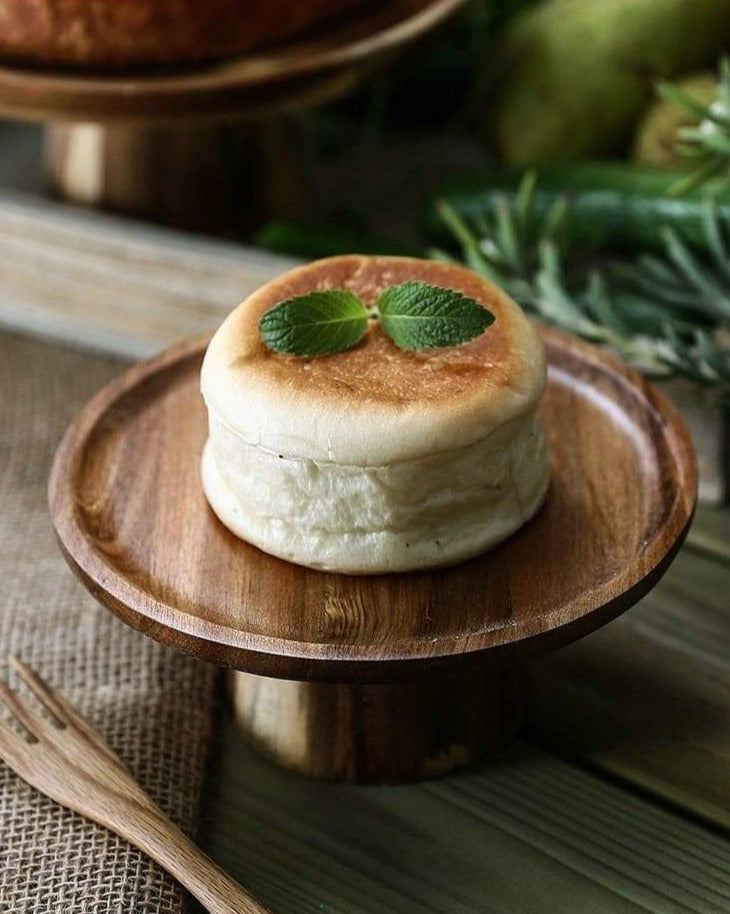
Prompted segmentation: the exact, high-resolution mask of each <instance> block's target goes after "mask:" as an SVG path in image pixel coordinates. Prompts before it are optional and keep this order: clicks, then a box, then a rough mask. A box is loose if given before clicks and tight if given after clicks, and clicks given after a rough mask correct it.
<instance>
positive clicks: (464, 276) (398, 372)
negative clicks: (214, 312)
mask: <svg viewBox="0 0 730 914" xmlns="http://www.w3.org/2000/svg"><path fill="white" fill-rule="evenodd" d="M410 279H415V280H421V281H424V282H428V283H431V284H433V285H438V286H442V287H446V288H450V289H454V290H457V291H459V292H461V293H463V294H464V295H468V296H470V297H471V298H474V299H476V300H477V301H479V302H481V303H482V304H483V305H484V306H485V307H487V308H488V309H489V310H490V311H491V312H492V313H493V314H494V315H495V318H496V320H495V322H494V323H493V324H492V325H491V326H490V327H489V328H488V329H487V330H486V331H485V332H484V333H483V334H482V335H481V336H479V337H477V338H476V339H474V340H472V341H471V342H469V343H465V344H463V345H460V346H453V347H444V348H438V349H428V350H420V351H416V352H407V351H404V350H401V349H398V347H397V346H396V345H395V344H394V343H393V342H392V340H390V339H389V338H388V337H387V336H386V335H385V334H384V333H383V331H382V329H381V328H380V326H379V325H378V324H376V323H374V324H372V325H371V326H370V327H369V328H368V331H367V333H366V335H365V337H364V339H363V340H362V341H361V342H360V343H358V345H357V346H355V347H354V348H352V349H349V350H346V351H345V352H338V353H334V354H332V355H325V356H317V357H314V358H303V357H297V356H288V355H281V354H277V353H274V352H271V351H270V350H269V349H268V348H267V347H266V345H265V344H264V343H263V341H262V340H261V337H260V334H259V329H258V323H259V319H260V318H261V315H262V314H263V313H264V312H265V311H267V310H268V309H269V308H271V307H273V306H274V305H276V304H278V303H279V302H281V301H283V300H284V299H287V298H290V297H292V296H295V295H302V294H304V293H306V292H310V291H313V290H324V289H335V288H344V289H348V290H350V291H352V292H353V293H355V294H357V295H359V296H360V297H361V298H362V299H363V301H364V302H365V303H366V304H368V305H370V304H374V302H375V300H376V299H377V297H378V295H379V294H380V292H381V291H382V290H383V289H384V288H385V287H387V286H390V285H396V284H398V283H401V282H405V281H406V280H410ZM202 380H203V383H202V386H203V394H204V396H205V399H206V402H207V403H208V406H209V408H212V409H213V410H214V411H215V412H216V414H217V415H218V416H219V418H220V419H221V420H223V421H224V422H225V423H226V424H228V425H229V426H230V427H231V428H233V429H235V430H237V431H238V432H239V433H240V434H241V435H243V436H244V437H246V438H247V440H253V441H255V442H256V443H259V444H261V445H262V446H267V447H268V446H271V447H272V449H275V448H276V447H280V446H281V445H280V444H275V443H273V442H272V440H271V439H275V440H279V439H281V438H282V436H284V435H285V433H284V431H283V429H284V427H285V426H286V427H287V428H288V430H289V432H290V433H291V435H292V436H295V437H297V439H298V440H299V439H302V440H303V439H304V438H305V437H307V436H308V435H309V434H310V431H311V435H312V436H313V437H314V438H316V439H317V440H318V441H319V442H320V444H321V447H319V446H318V447H317V448H315V450H317V452H319V451H322V452H325V453H326V454H327V455H328V456H331V455H332V454H333V453H335V452H337V448H336V442H337V441H338V440H340V439H342V438H343V437H346V436H350V437H352V436H354V437H355V438H358V437H359V436H360V431H359V430H358V429H360V430H362V435H363V436H365V434H366V433H367V435H370V436H372V437H378V436H380V435H386V434H389V435H395V436H397V437H398V439H399V440H400V442H401V443H402V444H403V447H404V448H405V449H406V450H407V451H408V453H411V452H420V451H421V450H423V451H424V452H426V451H428V449H429V445H428V444H427V441H426V439H427V438H429V437H430V436H431V435H432V434H433V435H435V436H436V437H437V438H438V439H439V440H438V449H441V448H444V449H445V448H447V447H450V446H459V442H462V443H463V441H464V440H474V439H475V438H477V437H480V436H483V435H485V434H487V433H488V430H489V427H490V426H491V425H494V424H496V423H498V422H502V421H508V420H509V419H510V418H512V417H514V416H515V415H518V414H520V413H523V412H524V411H525V410H526V409H528V408H530V407H533V406H534V405H535V403H536V401H537V399H538V397H539V396H540V394H541V393H542V390H543V388H544V385H545V359H544V353H543V349H542V345H541V343H540V341H539V338H538V336H537V333H536V331H535V330H534V328H533V327H532V325H531V324H530V322H529V321H528V320H527V318H526V317H525V315H524V314H523V313H522V311H521V310H520V308H519V307H518V306H517V305H516V304H515V303H514V302H513V301H512V300H511V299H510V298H509V297H508V296H506V295H505V294H504V293H503V292H501V291H500V290H499V289H497V288H496V287H495V286H494V285H492V284H491V283H489V282H487V281H486V280H484V279H482V278H481V277H480V276H478V275H477V274H476V273H473V272H472V271H471V270H467V269H464V268H463V267H459V266H454V265H451V264H444V263H438V262H435V261H428V260H418V259H414V258H405V257H366V256H360V255H347V256H342V257H333V258H328V259H326V260H320V261H316V262H314V263H312V264H309V265H307V266H304V267H300V268H298V269H295V270H292V271H290V272H289V273H286V274H284V275H283V276H281V277H279V278H277V279H275V280H273V281H272V282H270V283H267V284H266V285H265V286H263V287H262V288H260V289H259V290H258V291H257V292H255V293H254V294H253V295H251V296H250V297H249V298H248V299H247V300H246V301H245V302H244V303H243V304H242V305H241V306H239V308H237V309H236V310H235V311H234V312H233V313H232V314H230V315H229V317H228V318H227V319H226V321H225V322H224V324H223V326H222V327H221V328H220V329H219V331H218V333H217V334H216V336H215V337H214V339H213V341H212V342H211V345H210V347H209V350H208V354H207V356H206V360H205V365H204V368H203V379H202ZM342 426H346V427H345V428H343V427H342ZM364 430H367V432H366V431H364ZM287 434H288V433H287ZM408 441H410V442H411V443H410V445H408V444H407V442H408ZM332 442H335V444H333V443H332ZM419 442H420V443H419ZM350 445H352V447H350ZM361 445H362V442H361V443H360V444H358V445H357V447H355V444H354V442H353V441H348V445H347V447H345V448H344V450H345V451H347V452H348V453H349V452H353V453H355V452H357V448H358V447H361ZM411 445H412V446H411ZM394 447H395V445H394ZM302 450H304V445H302ZM386 450H388V453H390V452H391V449H386ZM384 452H385V450H384V449H383V448H381V449H380V450H379V453H384ZM396 452H397V453H400V450H398V449H397V448H396V451H394V453H396Z"/></svg>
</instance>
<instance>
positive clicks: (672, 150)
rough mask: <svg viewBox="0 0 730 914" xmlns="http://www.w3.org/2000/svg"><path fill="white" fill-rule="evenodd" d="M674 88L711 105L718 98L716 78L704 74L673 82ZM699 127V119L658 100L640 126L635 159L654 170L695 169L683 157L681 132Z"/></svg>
mask: <svg viewBox="0 0 730 914" xmlns="http://www.w3.org/2000/svg"><path fill="white" fill-rule="evenodd" d="M674 85H675V86H676V87H677V88H678V89H680V90H681V91H682V92H684V93H685V95H688V96H689V97H690V98H693V99H694V100H695V101H697V102H700V103H701V104H703V105H709V104H710V102H711V101H712V100H713V99H714V97H715V91H716V89H717V77H716V76H715V74H714V73H711V72H706V71H703V72H702V73H693V74H692V75H691V76H685V77H682V79H678V80H674ZM696 124H697V119H696V118H694V117H693V116H692V115H691V114H690V113H689V111H687V110H686V109H684V108H681V107H680V106H679V105H677V104H675V103H674V102H671V101H668V100H666V99H657V100H656V101H655V102H654V103H653V104H651V105H650V106H649V107H648V108H647V109H646V110H645V111H644V113H643V115H642V117H641V120H640V121H639V123H638V126H637V128H636V131H635V133H634V140H633V143H632V153H631V157H632V159H633V160H634V161H635V162H639V163H641V164H642V165H652V166H653V167H654V168H688V167H696V164H697V163H696V162H693V161H692V160H691V159H690V160H688V159H687V157H686V156H682V155H681V153H680V152H679V151H678V149H677V138H678V134H677V132H678V130H679V129H680V128H681V127H690V126H696Z"/></svg>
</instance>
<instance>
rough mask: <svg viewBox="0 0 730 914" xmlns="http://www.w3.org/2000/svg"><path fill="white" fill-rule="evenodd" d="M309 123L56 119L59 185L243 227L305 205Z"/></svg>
mask: <svg viewBox="0 0 730 914" xmlns="http://www.w3.org/2000/svg"><path fill="white" fill-rule="evenodd" d="M302 147H303V143H302V140H301V136H300V131H299V124H298V121H297V120H296V118H293V117H283V116H282V117H279V118H276V119H272V120H261V121H257V122H248V123H245V124H244V123H241V122H232V121H226V122H209V121H202V122H181V123H155V122H150V121H131V122H126V121H122V122H118V123H116V122H115V123H109V124H98V123H78V124H64V123H52V124H50V125H48V126H47V127H46V149H45V160H46V174H47V180H48V184H49V189H50V190H51V192H52V193H53V194H55V195H56V196H59V197H62V198H63V199H64V200H68V201H70V202H72V203H80V204H82V205H85V206H95V207H100V208H104V209H110V210H114V211H116V212H120V213H124V214H127V215H132V216H136V217H138V218H147V219H153V220H155V221H158V222H163V223H166V224H168V225H173V226H176V227H178V228H184V229H188V230H193V231H198V232H201V231H203V232H205V231H208V232H211V231H212V232H223V233H233V234H239V233H242V232H247V231H250V230H251V229H253V228H255V227H257V225H259V224H260V223H261V221H263V220H265V219H266V218H269V217H272V216H277V217H281V218H287V217H293V216H296V215H298V214H300V213H301V212H302V210H303V208H304V183H305V182H304V179H303V168H302V155H301V154H302Z"/></svg>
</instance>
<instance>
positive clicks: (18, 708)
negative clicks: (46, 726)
mask: <svg viewBox="0 0 730 914" xmlns="http://www.w3.org/2000/svg"><path fill="white" fill-rule="evenodd" d="M0 702H1V703H2V704H4V705H5V707H6V708H7V709H8V711H10V713H11V714H12V716H13V717H14V718H15V719H16V720H17V721H18V723H19V724H21V725H22V727H23V729H24V730H26V731H27V732H28V734H29V735H30V736H32V737H33V739H34V740H35V741H36V742H38V740H40V734H41V733H42V730H43V726H42V721H41V719H40V718H39V717H38V715H37V714H35V713H34V712H33V711H31V710H30V708H27V707H26V706H25V704H24V703H23V702H22V701H21V700H20V699H19V698H18V696H17V695H16V694H15V692H13V690H12V689H11V688H10V686H9V685H8V684H7V682H5V681H4V680H3V679H0Z"/></svg>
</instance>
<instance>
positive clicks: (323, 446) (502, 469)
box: [201, 255, 549, 574]
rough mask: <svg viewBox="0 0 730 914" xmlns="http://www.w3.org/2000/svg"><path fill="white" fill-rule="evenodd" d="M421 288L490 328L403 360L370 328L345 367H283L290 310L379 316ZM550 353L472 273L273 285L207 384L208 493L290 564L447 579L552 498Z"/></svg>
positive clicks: (309, 278) (401, 260)
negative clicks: (345, 307)
mask: <svg viewBox="0 0 730 914" xmlns="http://www.w3.org/2000/svg"><path fill="white" fill-rule="evenodd" d="M411 280H416V281H420V282H424V283H428V284H430V285H432V286H437V287H440V288H443V289H451V290H455V291H457V292H460V293H462V294H463V295H465V296H468V297H469V298H471V299H474V300H476V302H478V303H479V304H480V305H481V306H482V307H484V308H486V309H488V310H489V311H490V312H491V313H492V315H494V322H493V323H492V325H491V326H490V327H488V329H486V330H485V331H484V332H483V333H481V334H480V335H479V336H477V337H476V338H475V339H472V340H470V341H469V342H466V343H463V344H461V345H458V346H447V347H440V348H431V349H418V350H415V351H410V350H404V349H400V348H398V347H397V346H396V345H395V343H394V342H393V340H392V339H391V338H390V337H389V336H387V335H386V333H385V332H384V330H383V327H382V326H381V324H379V323H377V322H375V321H372V322H371V323H370V325H369V326H368V329H367V332H366V333H365V335H364V337H363V338H362V340H361V341H360V342H359V343H358V344H357V345H355V346H354V347H353V348H351V349H348V350H346V351H344V352H336V353H333V354H327V355H320V356H316V357H302V356H297V355H285V354H281V353H277V352H273V351H271V350H270V349H269V348H268V347H267V346H266V344H265V343H264V341H263V339H262V336H261V333H260V330H259V321H260V320H261V318H262V316H263V315H264V314H265V313H266V312H268V311H269V310H270V309H271V308H273V307H274V306H276V305H277V304H278V303H280V302H282V301H284V300H287V299H290V298H292V297H295V296H301V295H305V294H307V293H309V292H312V291H321V290H329V289H345V290H348V291H350V292H352V293H354V294H355V295H357V296H359V298H360V299H362V301H363V302H364V303H365V305H367V306H372V305H374V303H375V302H376V301H377V300H378V297H379V296H380V294H381V293H382V292H383V290H384V289H386V288H388V287H391V286H396V285H398V284H400V283H404V282H407V281H411ZM545 384H546V362H545V353H544V350H543V347H542V343H541V341H540V339H539V337H538V334H537V332H536V330H535V328H534V327H533V325H532V324H531V323H530V321H529V320H528V319H527V318H526V316H525V315H524V313H523V312H522V310H521V309H520V308H519V306H518V305H517V304H515V302H513V301H512V300H511V299H510V298H509V297H508V296H507V295H506V294H505V293H504V292H502V291H501V290H500V289H498V288H497V287H495V286H494V285H492V284H491V283H489V282H487V281H486V280H485V279H483V278H481V277H480V276H478V275H477V274H475V273H473V272H471V271H470V270H467V269H464V268H462V267H458V266H454V265H451V264H445V263H438V262H435V261H426V260H417V259H413V258H405V257H366V256H357V255H348V256H340V257H333V258H328V259H326V260H320V261H316V262H314V263H311V264H308V265H307V266H303V267H300V268H298V269H295V270H292V271H290V272H288V273H286V274H284V275H282V276H280V277H278V278H277V279H275V280H273V281H272V282H270V283H268V284H266V285H265V286H263V287H262V288H260V289H258V291H256V292H255V293H254V294H253V295H251V296H250V297H249V298H248V299H246V301H244V302H243V304H241V305H239V307H238V308H236V309H235V310H234V311H233V312H232V313H231V314H230V315H229V316H228V318H227V319H226V320H225V321H224V323H223V324H222V325H221V327H220V328H219V329H218V331H217V333H216V334H215V336H214V337H213V339H212V341H211V343H210V345H209V347H208V350H207V353H206V355H205V359H204V362H203V368H202V379H201V386H202V393H203V397H204V399H205V403H206V406H207V408H208V416H209V437H208V441H207V444H206V446H205V451H204V456H203V463H202V479H203V487H204V490H205V494H206V497H207V499H208V502H209V503H210V506H211V507H212V509H213V511H214V512H215V513H216V515H217V516H218V518H219V519H220V520H221V521H222V523H223V524H225V526H226V527H228V528H229V529H230V530H231V531H232V532H233V533H235V534H236V535H237V536H239V537H241V538H243V539H245V540H247V541H248V542H250V543H252V544H254V545H256V546H258V547H259V548H260V549H263V550H264V551H266V552H269V553H271V554H273V555H276V556H279V557H281V558H283V559H287V560H289V561H291V562H295V563H298V564H302V565H306V566H309V567H312V568H319V569H324V570H328V571H335V572H344V573H349V574H376V573H381V572H395V571H406V570H413V569H419V568H429V567H433V566H438V565H445V564H452V563H455V562H458V561H461V560H463V559H466V558H469V557H471V556H474V555H476V554H478V553H480V552H483V551H484V550H486V549H489V548H490V547H491V546H494V545H495V544H496V543H498V542H500V541H501V540H503V539H505V538H506V537H508V536H509V535H510V534H512V533H513V532H514V531H515V530H517V529H518V528H519V527H520V526H521V525H522V524H524V523H525V522H526V521H527V520H529V518H531V517H532V516H533V515H534V514H535V512H536V511H537V510H538V508H539V507H540V505H541V503H542V501H543V499H544V497H545V494H546V491H547V488H548V482H549V464H548V454H547V449H546V444H545V436H544V432H543V427H542V422H541V419H540V415H539V412H538V405H539V400H540V397H541V395H542V393H543V391H544V389H545Z"/></svg>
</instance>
